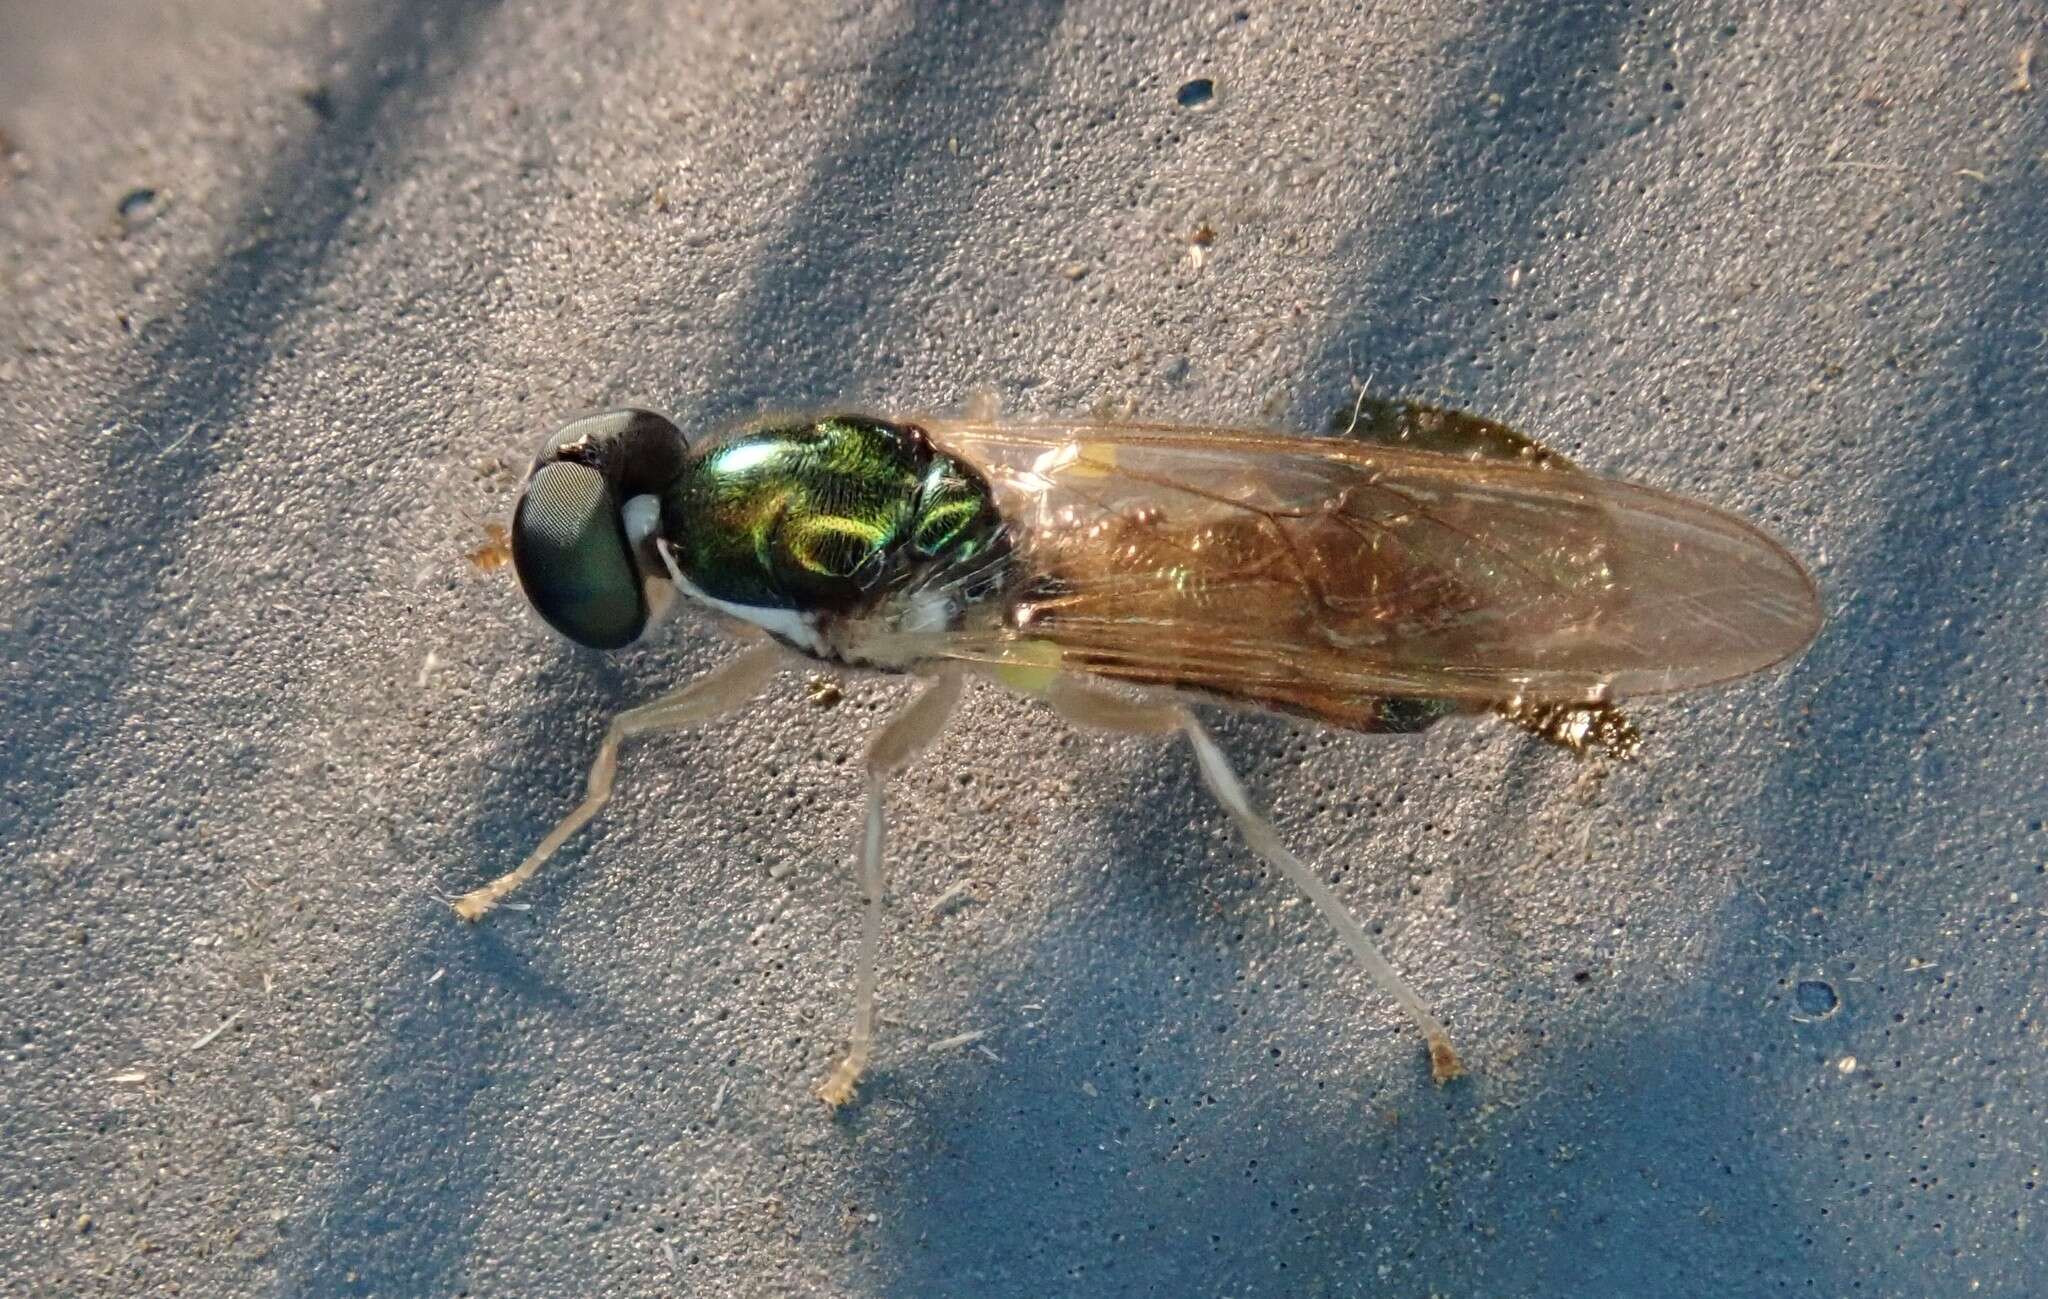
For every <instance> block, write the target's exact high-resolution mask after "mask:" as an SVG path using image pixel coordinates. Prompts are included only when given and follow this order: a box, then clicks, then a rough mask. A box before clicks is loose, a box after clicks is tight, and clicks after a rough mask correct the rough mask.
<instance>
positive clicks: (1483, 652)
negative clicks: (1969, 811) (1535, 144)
mask: <svg viewBox="0 0 2048 1299" xmlns="http://www.w3.org/2000/svg"><path fill="white" fill-rule="evenodd" d="M924 427H925V428H926V429H927V430H928V431H929V433H930V434H931V437H932V440H933V441H934V442H935V443H936V444H938V445H939V446H941V447H943V448H945V449H946V450H948V451H951V452H952V453H954V454H955V455H958V456H960V457H962V458H963V459H965V460H967V461H968V462H970V463H972V464H974V465H975V466H976V467H978V468H979V469H980V470H981V471H982V472H983V473H984V474H986V475H987V476H988V478H989V481H990V483H991V484H992V485H993V487H994V490H995V494H996V500H997V504H998V506H999V507H1000V509H1001V511H1002V514H1003V517H1004V518H1005V520H1006V521H1007V523H1008V525H1009V528H1010V531H1011V536H1012V544H1013V547H1014V550H1013V562H1012V565H1011V571H1012V580H1010V581H1008V582H1007V583H1006V584H1005V588H1004V590H1005V594H1004V597H1003V601H1002V608H1001V617H1000V618H999V619H987V620H984V621H983V622H981V623H980V624H978V625H977V624H970V626H969V627H967V628H964V629H962V630H960V631H959V632H956V633H952V634H950V635H949V637H948V644H947V646H946V648H945V649H944V650H943V651H941V652H942V653H943V654H945V655H946V656H949V657H954V658H962V659H970V660H976V661H981V662H984V663H990V664H995V665H1010V666H1023V667H1031V666H1038V667H1049V666H1052V665H1053V664H1054V663H1055V662H1056V663H1057V665H1058V666H1059V667H1061V668H1064V669H1078V670H1082V671H1086V672H1089V673H1093V674H1095V675H1098V676H1103V677H1109V678H1113V679H1118V680H1124V681H1132V682H1140V683H1144V684H1150V685H1164V686H1172V687H1176V688H1184V689H1193V690H1198V691H1204V692H1210V693H1216V694H1221V695H1225V696H1230V697H1235V698H1240V699H1245V700H1247V701H1251V702H1255V703H1258V704H1261V705H1264V706H1268V707H1274V708H1279V709H1282V710H1285V711H1290V712H1297V713H1304V714H1307V715H1310V716H1314V717H1319V718H1323V719H1325V720H1329V721H1332V722H1335V723H1338V724H1353V725H1356V724H1360V723H1361V721H1362V720H1365V719H1367V718H1369V716H1370V708H1371V706H1372V703H1373V701H1375V700H1377V699H1380V698H1389V697H1391V698H1428V699H1443V700H1449V701H1454V702H1456V703H1458V704H1461V705H1465V706H1470V707H1484V706H1488V705H1497V704H1503V703H1522V704H1587V703H1601V702H1608V701H1611V700H1614V699H1619V698H1624V697H1627V696H1632V695H1643V694H1654V693H1660V692H1666V691H1673V690H1684V689H1689V688H1692V687H1695V686H1704V685H1709V684H1712V683H1715V682H1720V681H1727V680H1730V679H1733V678H1736V677H1740V676H1743V675H1746V674H1748V673H1752V672H1756V671H1759V670H1761V669H1763V668H1766V667H1769V666H1771V665H1772V664H1774V663H1777V662H1779V661H1781V660H1783V659H1785V658H1787V657H1789V656H1791V655H1793V654H1795V653H1797V652H1798V651H1799V650H1801V649H1802V648H1804V647H1805V646H1806V644H1807V643H1808V642H1809V641H1811V640H1812V638H1813V636H1814V634H1815V633H1816V631H1817V630H1818V629H1819V626H1820V610H1819V603H1818V599H1817V597H1816V593H1815V590H1814V586H1813V583H1812V580H1811V579H1810V578H1809V577H1808V576H1807V575H1806V573H1805V572H1804V571H1803V570H1802V569H1801V568H1800V566H1799V564H1798V563H1797V562H1796V561H1795V560H1793V559H1792V557H1791V556H1790V555H1788V554H1787V553H1786V552H1785V550H1784V549H1783V548H1782V547H1781V546H1780V545H1779V544H1778V543H1777V542H1776V541H1774V540H1772V539H1771V538H1770V537H1769V536H1767V535H1766V534H1764V533H1763V532H1761V531H1759V530H1757V529H1756V528H1754V527H1751V526H1750V525H1749V524H1747V523H1744V522H1743V521H1741V520H1740V519H1737V518H1735V517H1733V516H1732V515H1729V514H1725V513H1722V512H1721V511H1719V510H1716V509H1713V508H1712V507H1710V506H1706V505H1702V504H1699V503H1697V502H1694V501H1689V500H1685V499H1682V498H1680V497H1676V496H1672V495H1670V494H1668V493H1665V492H1660V491H1656V490H1654V489H1651V488H1646V487H1638V486H1634V485H1631V484H1628V483H1621V482H1615V481H1611V480H1607V479H1602V478H1596V477H1593V476H1591V475H1588V474H1584V473H1579V472H1577V471H1575V470H1572V469H1571V468H1570V467H1569V466H1563V467H1559V466H1560V465H1561V462H1557V461H1555V460H1552V461H1551V462H1550V463H1549V464H1548V465H1547V466H1546V465H1545V464H1542V463H1539V460H1540V453H1539V454H1538V455H1537V456H1528V457H1524V458H1523V459H1521V460H1519V461H1518V460H1515V459H1503V458H1492V459H1482V458H1478V457H1476V456H1453V455H1444V454H1439V453H1435V452H1432V451H1425V450H1416V449H1414V448H1412V447H1409V446H1400V445H1392V446H1375V445H1369V444H1365V443H1361V442H1357V441H1353V440H1348V439H1342V438H1295V437H1286V436H1274V435H1266V434H1255V433H1244V432H1236V431H1231V430H1222V429H1203V428H1188V427H1180V426H1172V425H1145V424H1107V423H1059V424H1042V425H1018V424H1008V423H990V422H979V421H931V422H927V423H926V424H925V425H924ZM1488 427H1491V428H1495V429H1497V426H1488ZM1501 432H1503V433H1504V432H1505V431H1504V430H1503V431H1501ZM1507 436H1509V437H1512V436H1513V435H1512V434H1507Z"/></svg>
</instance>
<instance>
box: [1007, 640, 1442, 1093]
mask: <svg viewBox="0 0 2048 1299" xmlns="http://www.w3.org/2000/svg"><path fill="white" fill-rule="evenodd" d="M1046 700H1047V702H1049V703H1051V704H1052V706H1053V707H1054V708H1055V709H1056V710H1058V712H1059V713H1060V715H1061V716H1063V717H1066V718H1068V719H1069V720H1071V721H1075V722H1079V723H1081V724H1082V725H1085V726H1095V727H1099V728H1102V729H1104V730H1111V731H1120V732H1123V733H1125V734H1137V735H1160V734H1165V733H1167V732H1171V731H1179V732H1180V733H1181V734H1183V735H1185V736H1186V737H1187V741H1188V744H1189V746H1190V747H1192V748H1193V749H1194V751H1195V765H1196V767H1197V768H1198V769H1199V770H1200V771H1201V773H1202V783H1203V784H1204V785H1206V786H1208V788H1209V793H1210V795H1211V796H1212V797H1214V798H1215V800H1216V801H1217V802H1218V803H1219V804H1221V805H1222V807H1223V810H1224V811H1225V812H1228V813H1229V814H1230V819H1231V820H1232V821H1234V822H1236V823H1237V829H1238V833H1239V834H1241V835H1243V836H1244V840H1245V842H1246V843H1247V844H1248V845H1250V847H1251V850H1252V851H1253V852H1255V853H1257V854H1258V855H1259V857H1260V858H1261V859H1262V860H1263V861H1265V863H1266V864H1267V865H1269V866H1271V867H1273V869H1275V870H1277V871H1279V872H1280V873H1281V874H1282V875H1285V876H1286V877H1287V878H1288V879H1289V880H1291V881H1293V883H1294V886H1295V887H1296V888H1298V889H1300V890H1301V891H1302V892H1303V893H1304V894H1306V895H1307V896H1308V900H1309V901H1311V902H1313V903H1315V905H1316V910H1318V911H1320V912H1322V913H1323V919H1325V920H1327V921H1328V922H1329V923H1330V926H1331V927H1332V928H1333V929H1335V930H1336V931H1337V937H1338V940H1339V941H1341V942H1342V943H1343V944H1344V946H1345V947H1346V948H1348V949H1349V950H1350V952H1351V954H1352V955H1353V956H1355V957H1357V958H1358V961H1359V964H1361V965H1363V966H1364V967H1365V970H1366V973H1367V974H1369V975H1370V976H1372V981H1373V982H1374V983H1376V984H1378V985H1379V986H1380V990H1381V991H1383V992H1385V993H1386V994H1387V995H1388V996H1389V997H1392V998H1393V999H1394V1001H1395V1003H1396V1004H1398V1005H1399V1006H1400V1007H1401V1009H1402V1010H1403V1011H1405V1012H1407V1015H1408V1018H1409V1019H1411V1020H1413V1021H1415V1026H1416V1027H1417V1028H1419V1029H1421V1030H1422V1036H1423V1040H1424V1041H1426V1042H1427V1043H1428V1044H1429V1072H1430V1076H1431V1077H1433V1078H1434V1079H1436V1081H1438V1082H1440V1083H1442V1082H1449V1081H1450V1080H1451V1079H1453V1078H1456V1077H1458V1076H1459V1075H1460V1074H1462V1073H1464V1072H1465V1066H1464V1065H1463V1064H1462V1063H1461V1062H1460V1061H1459V1059H1458V1053H1457V1051H1456V1050H1455V1049H1454V1048H1453V1047H1452V1046H1451V1036H1450V1034H1449V1033H1447V1032H1446V1031H1445V1030H1444V1026H1443V1024H1442V1022H1441V1021H1439V1020H1438V1019H1437V1017H1436V1016H1435V1015H1434V1014H1432V1013H1431V1012H1430V1009H1429V1006H1428V1005H1427V1003H1425V1002H1424V1001H1423V1000H1422V998H1421V997H1420V996H1419V995H1417V993H1416V992H1415V990H1414V989H1413V988H1411V987H1409V986H1408V982H1407V980H1405V979H1403V978H1402V977H1401V976H1400V974H1399V973H1398V972H1396V971H1395V969H1394V967H1393V965H1392V964H1391V963H1389V962H1388V960H1387V958H1386V957H1385V956H1383V955H1382V954H1381V953H1380V949H1379V947H1378V946H1377V945H1376V944H1375V943H1374V942H1373V941H1372V937H1371V935H1369V934H1367V933H1366V932H1365V928H1364V926H1362V925H1360V924H1359V923H1358V920H1357V918H1356V917H1355V916H1353V915H1352V914H1351V912H1350V910H1349V909H1348V908H1347V907H1345V905H1344V903H1343V900H1342V899H1340V898H1339V897H1338V896H1337V893H1336V890H1334V889H1332V888H1331V887H1330V886H1329V885H1328V884H1326V883H1324V882H1323V878H1322V877H1321V876H1320V875H1318V874H1316V873H1315V871H1314V870H1313V869H1311V868H1310V866H1309V865H1308V863H1306V862H1304V861H1302V860H1301V858H1299V857H1297V856H1295V855H1294V854H1293V853H1292V852H1289V851H1288V849H1287V845H1286V844H1284V843H1282V842H1281V840H1280V832H1279V831H1278V830H1276V829H1274V828H1273V823H1272V822H1270V821H1268V820H1267V819H1266V818H1265V817H1264V816H1262V815H1261V814H1260V813H1259V812H1258V811H1257V810H1256V809H1254V808H1253V807H1252V803H1251V797H1250V796H1249V795H1248V794H1246V793H1245V789H1244V785H1243V784H1242V783H1240V782H1239V781H1238V778H1237V773H1236V772H1235V771H1232V770H1231V767H1230V761H1229V759H1227V758H1225V757H1224V756H1223V750H1222V749H1220V748H1218V747H1217V746H1216V741H1215V740H1213V739H1211V738H1210V736H1209V732H1208V731H1207V730H1205V729H1203V727H1202V724H1201V723H1200V722H1198V721H1196V720H1195V716H1194V714H1193V713H1191V712H1189V711H1188V710H1187V709H1186V708H1185V707H1183V706H1181V705H1180V704H1176V703H1155V702H1144V701H1134V700H1130V699H1126V698H1124V697H1122V696H1120V695H1115V694H1111V693H1109V692H1108V691H1104V690H1096V689H1093V688H1091V687H1089V686H1087V685H1085V684H1083V683H1080V682H1077V681H1075V680H1073V679H1072V678H1070V677H1061V678H1059V679H1057V680H1055V681H1054V682H1053V683H1052V686H1051V687H1050V688H1049V689H1048V690H1047V692H1046Z"/></svg>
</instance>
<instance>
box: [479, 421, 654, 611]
mask: <svg viewBox="0 0 2048 1299" xmlns="http://www.w3.org/2000/svg"><path fill="white" fill-rule="evenodd" d="M512 564H513V567H514V568H515V569H516V570H517V571H518V573H519V585H520V586H521V587H522V588H523V589H524V590H525V591H526V598H527V599H528V600H530V601H532V603H533V607H534V608H535V609H536V610H537V611H538V612H539V613H540V616H541V617H542V618H545V619H546V620H547V623H548V625H549V626H550V627H553V628H554V629H555V630H556V631H558V632H561V633H562V634H563V635H564V636H567V637H568V638H569V639H570V640H573V641H576V642H577V643H579V644H582V645H588V646H590V647H591V648H592V649H619V648H621V647H622V646H626V645H630V644H632V643H633V640H634V638H635V637H637V636H639V635H640V632H641V630H642V629H643V628H645V627H646V625H647V597H646V594H645V593H644V592H643V591H642V590H641V589H640V574H639V570H638V568H637V567H636V566H635V565H634V563H633V553H632V551H631V549H630V548H629V547H628V546H627V543H626V531H625V527H624V525H623V523H622V522H621V521H620V518H619V503H618V502H617V501H615V500H614V499H612V491H611V488H610V486H609V485H608V484H607V483H606V482H605V476H604V475H603V474H602V473H599V472H598V471H597V470H596V469H594V468H592V467H591V466H589V465H587V464H580V463H577V462H575V461H570V460H557V461H555V462H554V463H552V464H546V465H542V466H541V467H540V468H539V469H537V470H535V471H534V475H533V477H532V478H531V479H529V480H528V481H527V484H526V491H525V492H524V493H523V494H522V495H521V496H520V498H519V508H518V509H517V510H515V511H514V512H513V515H512Z"/></svg>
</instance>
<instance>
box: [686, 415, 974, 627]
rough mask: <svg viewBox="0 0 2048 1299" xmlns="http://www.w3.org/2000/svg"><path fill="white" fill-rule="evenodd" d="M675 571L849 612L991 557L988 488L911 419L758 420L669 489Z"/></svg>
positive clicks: (736, 600) (694, 458) (774, 599)
mask: <svg viewBox="0 0 2048 1299" xmlns="http://www.w3.org/2000/svg"><path fill="white" fill-rule="evenodd" d="M661 514H662V518H663V520H664V523H665V531H666V533H667V536H668V539H669V543H670V545H671V547H672V548H673V553H674V555H675V559H676V564H677V567H678V568H679V569H680V570H681V572H682V574H683V576H684V577H685V578H687V579H689V582H690V584H691V585H693V586H695V587H696V588H697V589H698V590H699V591H701V592H702V593H703V594H705V595H708V596H710V597H712V598H713V599H716V600H723V601H727V602H730V603H732V604H737V605H746V606H750V607H754V608H768V609H790V610H795V611H798V612H802V613H839V612H849V611H853V610H856V609H858V608H861V607H863V606H864V605H866V604H868V603H869V602H871V601H872V600H873V599H874V597H876V596H877V595H879V594H882V593H884V592H887V591H890V590H893V589H895V588H897V587H899V586H901V585H902V584H903V583H904V582H906V581H909V580H911V579H913V578H915V577H918V576H921V575H927V574H929V573H930V572H931V571H932V569H933V567H934V565H935V564H936V565H939V566H943V567H945V568H948V569H950V568H954V567H956V566H960V565H966V564H970V563H972V562H973V561H974V560H976V559H977V558H980V557H982V556H983V555H984V554H985V553H986V552H987V550H988V549H989V548H990V547H991V546H994V545H999V544H1000V541H1001V537H1002V519H1001V517H1000V516H999V515H998V514H997V513H996V509H995V505H994V503H993V501H992V500H991V499H990V495H989V488H988V484H987V483H986V482H985V481H983V479H982V478H981V476H980V475H979V474H977V473H975V472H974V471H973V470H972V469H970V468H969V467H967V466H966V465H965V464H962V463H961V462H960V461H958V460H956V459H954V458H953V457H952V456H950V455H947V454H946V453H945V452H943V451H940V450H938V449H937V448H935V447H933V446H932V445H931V443H930V442H929V441H928V440H927V439H926V438H925V436H924V434H923V432H922V431H921V430H919V429H918V428H917V427H916V426H914V425H908V424H893V423H889V422H887V421H884V420H878V419H873V418H870V417H868V416H864V415H828V416H825V417H823V418H820V419H815V420H807V421H796V422H783V421H778V422H775V423H770V424H765V425H759V426H755V427H752V428H745V429H741V430H739V431H737V432H735V433H732V434H730V435H727V436H725V437H722V438H719V439H717V440H715V441H712V442H709V443H706V444H705V445H703V446H700V447H697V448H695V449H693V451H692V454H691V456H690V459H689V461H688V462H687V463H686V464H685V466H684V468H683V471H682V473H681V474H680V475H679V476H678V477H677V478H676V479H675V481H674V482H673V483H672V484H671V485H670V486H669V488H668V489H667V490H666V491H664V492H663V493H662V511H661Z"/></svg>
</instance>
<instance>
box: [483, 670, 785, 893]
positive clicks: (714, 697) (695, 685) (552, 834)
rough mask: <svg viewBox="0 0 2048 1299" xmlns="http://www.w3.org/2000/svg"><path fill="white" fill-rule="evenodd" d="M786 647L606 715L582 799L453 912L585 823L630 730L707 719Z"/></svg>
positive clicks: (527, 869) (522, 870) (500, 888)
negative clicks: (606, 723)
mask: <svg viewBox="0 0 2048 1299" xmlns="http://www.w3.org/2000/svg"><path fill="white" fill-rule="evenodd" d="M787 653H788V651H786V650H784V649H782V648H781V647H780V646H777V645H773V644H760V645H756V646H754V647H753V648H751V649H747V650H744V651H742V652H741V653H740V654H739V656H738V657H736V658H733V659H729V660H727V661H726V662H725V663H723V664H721V665H719V666H718V667H716V668H713V669H712V670H711V671H710V672H707V673H705V674H704V675H703V676H701V677H698V678H697V679H696V680H695V681H692V682H690V683H689V684H688V685H686V686H684V687H682V688H681V689H680V690H677V691H675V692H674V693H673V694H669V695H665V696H663V697H662V698H660V699H657V700H655V701H654V702H653V703H650V704H643V705H641V706H640V707H638V708H632V709H628V710H627V711H625V712H623V713H620V714H619V715H618V716H617V717H614V718H613V719H612V724H611V727H610V728H609V729H608V730H606V731H605V735H604V743H603V744H601V745H599V746H598V749H597V759H596V760H595V761H594V762H592V763H591V764H590V782H589V788H588V792H586V793H585V794H584V796H583V801H582V802H581V803H578V804H577V805H576V810H575V811H573V812H571V813H569V815H567V816H565V817H563V818H562V820H561V823H560V824H558V825H557V826H556V827H555V828H554V829H553V830H550V831H549V832H548V837H547V838H545V839H543V840H541V841H540V846H539V847H538V848H535V849H534V850H533V851H532V852H531V853H529V854H528V855H527V858H526V860H525V861H523V862H521V863H519V866H518V868H517V869H516V870H512V871H509V872H507V873H506V874H504V875H500V876H499V877H498V878H497V879H494V880H492V881H491V882H490V883H489V884H486V885H484V886H483V887H482V888H480V889H477V890H475V891H473V892H470V893H465V894H463V895H462V896H461V897H459V898H457V899H455V901H454V902H453V903H452V904H451V905H452V906H453V907H454V908H455V914H456V915H458V916H461V917H462V918H463V919H464V920H469V921H476V920H481V919H483V918H484V916H485V915H487V914H488V913H489V912H490V910H491V908H493V907H495V906H497V905H498V904H499V903H500V902H503V901H504V900H505V898H506V897H507V896H509V895H510V894H511V893H512V892H513V890H515V889H517V888H518V887H519V886H520V885H522V884H524V883H526V881H528V880H530V879H532V878H533V876H534V872H536V871H538V870H539V869H540V868H541V867H542V866H543V865H545V864H546V863H547V860H548V858H550V857H552V856H554V855H555V852H556V851H557V850H558V849H560V848H561V846H562V845H563V844H565V843H567V842H568V841H569V838H570V836H571V835H574V834H575V833H576V832H577V831H578V830H581V829H582V828H583V827H584V826H585V825H587V824H589V822H590V819H591V818H592V817H594V816H596V815H597V814H598V812H599V811H601V810H602V809H603V808H604V805H605V804H606V803H607V802H609V801H610V800H611V796H612V781H613V779H614V778H615V777H616V776H617V775H618V770H619V746H620V745H621V744H623V743H624V742H625V741H627V740H629V739H632V738H633V737H635V736H640V735H651V734H653V733H655V732H657V731H674V730H680V729H682V728H683V727H686V726H692V725H695V724H696V723H698V722H704V721H709V720H710V719H712V718H714V717H717V716H719V715H720V714H722V713H729V712H732V711H733V710H734V709H736V708H738V707H740V706H741V705H742V704H744V703H746V702H747V701H748V700H749V699H752V698H753V697H754V696H755V695H756V694H758V693H759V692H760V690H761V687H762V686H764V685H766V684H768V679H769V678H770V677H772V676H774V675H775V672H776V669H777V668H779V667H781V666H782V664H783V662H784V661H785V657H786V655H787Z"/></svg>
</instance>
